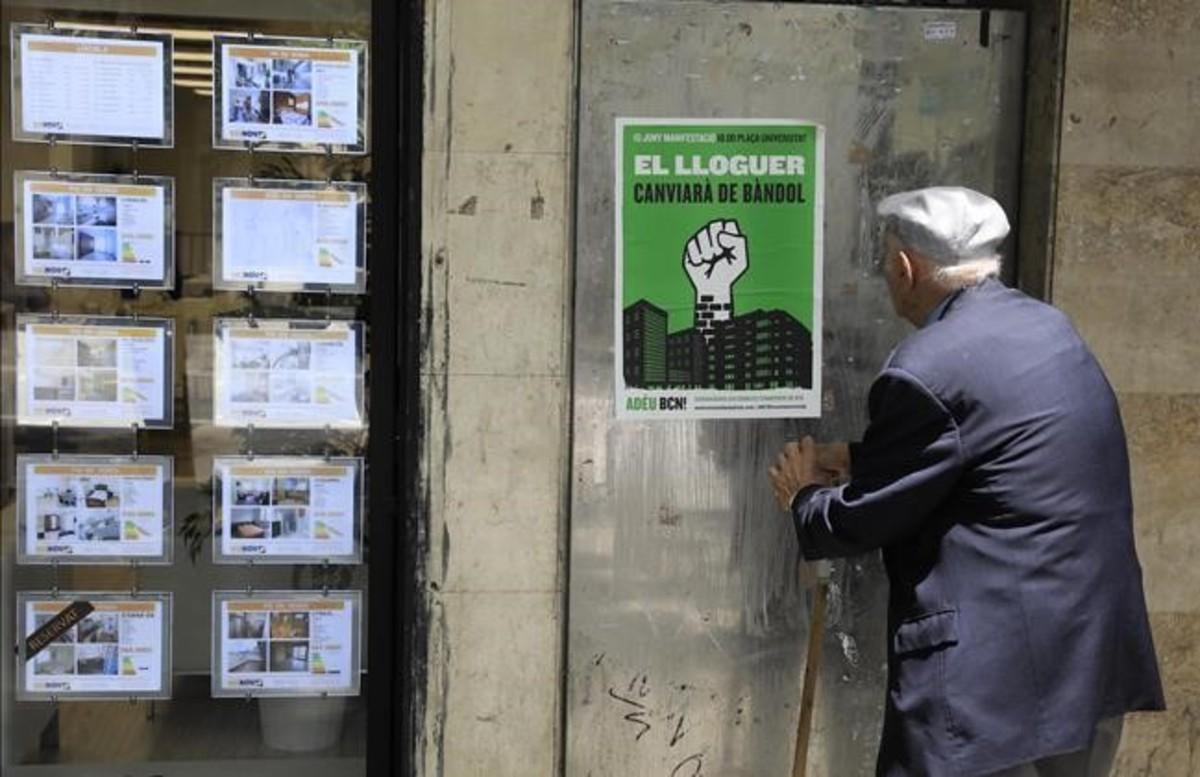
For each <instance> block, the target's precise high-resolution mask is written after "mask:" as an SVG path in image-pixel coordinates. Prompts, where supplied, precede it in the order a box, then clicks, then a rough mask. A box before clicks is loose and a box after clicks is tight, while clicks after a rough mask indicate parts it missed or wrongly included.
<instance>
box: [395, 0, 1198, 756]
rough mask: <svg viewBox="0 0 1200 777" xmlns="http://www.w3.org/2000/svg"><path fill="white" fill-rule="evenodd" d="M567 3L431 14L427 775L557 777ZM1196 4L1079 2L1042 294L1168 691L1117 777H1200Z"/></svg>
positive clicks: (489, 0) (565, 389) (426, 267)
mask: <svg viewBox="0 0 1200 777" xmlns="http://www.w3.org/2000/svg"><path fill="white" fill-rule="evenodd" d="M573 5H574V4H573V2H571V0H521V2H519V3H518V2H507V3H501V2H496V0H427V2H426V41H427V54H426V96H425V100H426V104H425V116H426V122H425V133H426V134H425V148H426V152H425V166H424V198H423V199H424V203H423V219H424V235H425V240H424V243H425V244H424V251H423V256H422V261H423V277H424V279H425V288H424V301H425V305H426V315H425V322H424V330H425V334H426V343H427V346H426V350H425V357H424V363H423V373H422V380H423V385H424V396H425V401H426V430H427V439H426V444H425V450H424V471H423V476H424V480H425V482H426V484H427V486H428V494H427V498H428V501H429V533H428V536H427V537H426V538H425V543H426V545H427V548H428V561H427V565H426V570H425V571H426V575H427V579H426V580H425V581H424V591H425V595H426V597H427V599H426V604H427V606H428V608H429V618H430V624H429V625H430V635H429V655H428V685H427V689H426V693H427V699H426V705H425V713H426V714H425V720H424V740H423V742H421V743H420V751H419V755H420V758H419V760H422V762H423V766H424V774H426V775H430V776H431V777H432V776H434V775H436V776H438V777H441V776H442V775H449V776H453V775H463V776H464V777H465V776H467V775H478V774H488V775H496V776H497V777H503V775H510V774H511V775H514V776H515V775H520V776H521V777H525V776H526V775H550V774H554V773H556V771H557V770H558V766H559V764H558V758H559V752H558V742H559V734H560V731H559V726H560V709H559V706H558V705H559V703H560V702H559V690H560V683H561V679H562V678H561V672H562V666H561V636H562V623H563V617H564V611H563V601H564V600H563V596H562V594H563V585H564V575H563V548H564V540H565V537H564V527H565V522H566V516H565V510H564V504H565V490H566V488H567V487H568V483H569V477H568V472H567V461H568V456H567V454H568V447H567V444H566V441H567V434H568V429H567V426H568V418H569V415H568V413H567V407H568V405H567V403H568V402H569V396H570V394H569V390H570V387H569V364H570V359H569V354H570V349H569V343H568V339H567V338H568V329H569V321H570V299H571V294H570V257H571V251H570V245H569V241H570V202H571V182H570V171H571V162H570V153H571V151H570V150H571V138H572V127H571V123H572V115H571V110H572V109H571V100H572V93H571V89H572V85H573V66H574V62H573V45H574V23H575V20H574V9H573ZM1198 36H1200V3H1197V2H1195V0H1140V1H1138V2H1134V0H1073V1H1072V3H1071V16H1070V27H1069V36H1068V40H1069V48H1068V54H1067V64H1066V67H1067V72H1066V79H1065V96H1064V101H1065V103H1064V112H1065V114H1066V118H1065V120H1064V122H1063V127H1064V129H1063V138H1062V141H1063V143H1062V151H1061V153H1062V156H1061V170H1060V180H1059V194H1058V203H1057V214H1056V215H1057V232H1056V244H1055V246H1054V248H1055V252H1054V255H1055V259H1054V263H1053V266H1052V270H1053V282H1052V294H1053V299H1054V301H1055V303H1056V304H1058V305H1059V306H1061V307H1062V308H1064V309H1065V310H1066V311H1068V312H1069V313H1070V314H1071V315H1072V316H1073V317H1074V318H1075V320H1076V322H1077V323H1078V325H1079V326H1080V328H1081V330H1082V331H1083V333H1084V335H1085V337H1087V338H1088V340H1089V341H1090V342H1091V343H1092V345H1093V347H1094V348H1095V349H1096V351H1097V353H1098V355H1099V357H1100V358H1101V360H1102V361H1103V363H1104V365H1105V367H1106V369H1107V370H1108V372H1109V375H1110V378H1111V379H1112V381H1113V383H1114V385H1115V386H1116V388H1117V391H1118V393H1119V394H1120V397H1121V402H1122V408H1123V411H1124V413H1125V419H1126V425H1127V427H1128V430H1129V433H1130V442H1131V450H1132V454H1133V461H1134V465H1133V466H1134V477H1135V498H1136V501H1137V511H1138V514H1137V526H1138V542H1139V550H1140V553H1141V556H1142V561H1143V565H1144V567H1145V573H1146V583H1147V590H1148V594H1149V597H1150V604H1151V609H1152V610H1153V613H1152V621H1153V626H1154V629H1155V636H1156V639H1157V644H1158V650H1159V654H1160V657H1161V661H1162V668H1163V672H1164V678H1165V681H1166V684H1167V697H1168V703H1169V704H1170V705H1171V707H1172V709H1171V711H1170V712H1169V713H1167V714H1165V715H1144V716H1136V717H1135V718H1133V719H1131V721H1130V723H1129V725H1128V726H1127V729H1126V736H1125V740H1124V745H1123V747H1122V751H1121V754H1120V758H1119V763H1118V769H1117V773H1118V775H1120V777H1134V776H1135V775H1136V776H1137V777H1190V775H1194V774H1200V651H1198V650H1197V648H1196V645H1198V644H1200V564H1197V563H1196V559H1197V558H1200V477H1197V475H1198V474H1200V464H1197V462H1198V461H1200V336H1197V335H1196V326H1197V322H1198V321H1200V316H1198V311H1200V272H1198V270H1200V263H1198V260H1197V246H1200V142H1198V140H1200V136H1198V134H1197V132H1198V130H1197V129H1196V128H1197V127H1200V46H1198V45H1197V44H1196V42H1195V41H1196V40H1197V37H1198Z"/></svg>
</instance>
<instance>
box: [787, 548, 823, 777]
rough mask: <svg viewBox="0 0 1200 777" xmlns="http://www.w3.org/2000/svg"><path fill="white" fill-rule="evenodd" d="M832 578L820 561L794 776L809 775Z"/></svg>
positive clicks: (814, 594)
mask: <svg viewBox="0 0 1200 777" xmlns="http://www.w3.org/2000/svg"><path fill="white" fill-rule="evenodd" d="M829 575H830V566H829V563H828V562H826V561H821V562H818V563H817V585H816V588H814V589H813V604H812V614H811V616H810V618H809V624H808V652H807V653H806V655H805V657H804V686H803V689H802V690H801V692H800V723H799V725H797V727H796V752H795V753H794V754H793V755H792V777H805V775H806V773H807V772H808V743H809V738H810V737H811V735H812V719H813V703H814V701H815V700H816V697H817V681H818V679H819V678H820V673H821V643H822V642H824V640H825V610H826V606H827V604H828V598H829Z"/></svg>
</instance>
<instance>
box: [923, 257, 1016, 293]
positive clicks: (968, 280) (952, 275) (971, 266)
mask: <svg viewBox="0 0 1200 777" xmlns="http://www.w3.org/2000/svg"><path fill="white" fill-rule="evenodd" d="M1000 266H1001V261H1000V257H999V256H993V257H990V258H988V259H972V260H970V261H967V262H959V263H958V264H952V265H939V266H938V268H937V270H935V271H934V273H933V278H934V280H936V281H938V282H939V283H942V284H944V285H946V286H949V287H951V288H954V289H961V288H965V287H967V286H974V285H976V284H978V283H983V282H984V281H985V280H987V279H988V278H995V277H997V276H999V275H1000Z"/></svg>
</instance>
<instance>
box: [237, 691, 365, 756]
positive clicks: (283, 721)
mask: <svg viewBox="0 0 1200 777" xmlns="http://www.w3.org/2000/svg"><path fill="white" fill-rule="evenodd" d="M345 712H346V697H345V696H327V697H325V698H320V697H316V698H303V699H293V698H279V699H273V698H269V697H262V698H260V699H259V700H258V721H259V725H260V726H261V728H262V738H263V744H265V745H266V746H267V747H270V748H273V749H275V750H285V751H287V752H289V753H311V752H315V751H317V750H327V749H328V748H331V747H333V746H334V745H336V744H337V743H338V740H340V739H341V738H342V718H343V717H344V715H345Z"/></svg>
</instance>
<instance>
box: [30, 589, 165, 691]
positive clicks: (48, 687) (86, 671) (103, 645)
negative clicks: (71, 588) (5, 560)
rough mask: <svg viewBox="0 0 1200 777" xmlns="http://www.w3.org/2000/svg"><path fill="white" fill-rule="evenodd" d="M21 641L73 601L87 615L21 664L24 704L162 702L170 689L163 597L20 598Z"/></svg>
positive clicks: (81, 595)
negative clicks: (85, 699) (81, 699)
mask: <svg viewBox="0 0 1200 777" xmlns="http://www.w3.org/2000/svg"><path fill="white" fill-rule="evenodd" d="M19 596H20V597H21V603H20V607H21V608H22V609H21V612H22V616H23V617H22V625H23V627H24V634H25V636H26V637H28V636H29V635H30V634H33V633H34V632H35V631H37V629H38V628H39V627H41V626H42V625H44V624H45V623H46V622H47V621H49V620H50V619H51V618H53V617H55V616H56V615H58V614H59V613H60V612H62V611H63V610H64V609H66V608H67V606H68V605H69V604H70V603H71V602H72V601H75V600H82V601H84V602H87V603H88V604H90V605H91V606H92V608H93V610H92V611H91V612H90V613H89V614H88V615H86V616H85V617H84V618H83V619H82V620H81V621H79V622H78V623H76V624H75V625H74V626H71V628H70V629H68V630H67V631H65V632H64V633H62V634H61V635H60V636H58V637H57V638H56V639H54V641H52V642H50V643H49V644H48V645H46V646H44V647H42V648H41V649H40V650H38V651H37V652H36V653H33V654H32V655H30V653H29V649H28V647H27V646H26V647H25V649H24V650H23V651H22V655H21V660H22V662H23V664H24V671H23V672H22V678H21V679H22V680H23V688H22V689H21V690H22V692H23V695H24V696H25V697H26V698H48V697H70V696H101V697H120V698H126V697H134V696H150V697H159V698H163V697H167V696H169V695H170V688H169V687H168V686H167V684H166V678H168V677H170V648H169V644H170V643H169V636H168V635H169V633H170V631H169V628H168V621H169V617H170V615H169V609H170V598H169V597H170V595H169V594H139V595H138V596H137V597H136V598H131V597H129V596H128V595H127V594H126V595H125V596H124V598H122V597H121V595H119V594H88V593H67V592H60V593H59V595H58V597H57V598H56V597H52V596H51V595H50V594H48V593H46V594H20V595H19Z"/></svg>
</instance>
